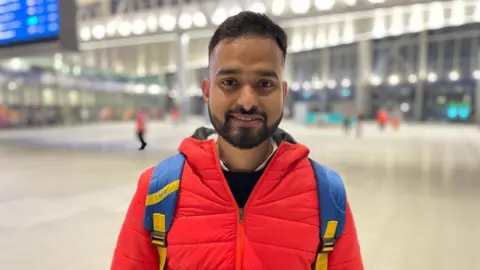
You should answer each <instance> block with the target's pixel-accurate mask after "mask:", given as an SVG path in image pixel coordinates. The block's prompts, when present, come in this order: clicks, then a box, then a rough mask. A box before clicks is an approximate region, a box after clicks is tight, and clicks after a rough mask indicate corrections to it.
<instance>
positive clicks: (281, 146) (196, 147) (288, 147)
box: [179, 127, 310, 179]
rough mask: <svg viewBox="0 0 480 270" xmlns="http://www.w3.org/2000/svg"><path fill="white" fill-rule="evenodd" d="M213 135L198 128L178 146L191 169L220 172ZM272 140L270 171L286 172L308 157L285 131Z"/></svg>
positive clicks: (306, 149) (211, 130) (211, 131)
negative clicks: (274, 151)
mask: <svg viewBox="0 0 480 270" xmlns="http://www.w3.org/2000/svg"><path fill="white" fill-rule="evenodd" d="M214 134H216V132H215V130H213V129H209V128H206V127H200V128H198V129H197V130H196V131H195V132H194V133H193V135H192V136H191V137H188V138H186V139H184V140H183V142H182V143H181V144H180V147H179V151H180V152H181V153H183V154H184V155H185V157H186V159H187V161H188V163H189V165H190V166H191V167H192V168H193V169H195V170H197V171H210V174H215V173H214V171H216V172H221V169H220V161H219V158H218V155H217V147H216V142H215V141H214V140H213V139H209V137H210V136H211V135H214ZM272 138H273V140H274V141H275V142H276V143H277V144H278V149H277V151H276V153H275V154H274V156H273V158H272V161H271V162H270V163H271V166H270V167H274V168H271V169H272V170H279V171H288V167H291V166H292V165H293V164H295V163H296V162H298V161H299V160H301V159H304V158H307V157H308V154H309V152H310V151H309V150H308V148H307V147H306V146H304V145H302V144H300V143H297V142H296V141H295V139H294V138H293V137H292V136H291V135H290V134H288V133H287V132H286V131H284V130H282V129H278V130H277V131H276V132H275V133H274V135H273V136H272ZM209 178H210V179H211V177H209Z"/></svg>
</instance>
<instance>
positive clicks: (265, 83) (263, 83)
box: [259, 81, 274, 88]
mask: <svg viewBox="0 0 480 270" xmlns="http://www.w3.org/2000/svg"><path fill="white" fill-rule="evenodd" d="M259 85H260V86H261V87H263V88H270V87H273V86H274V84H273V83H272V82H271V81H261V82H260V83H259Z"/></svg>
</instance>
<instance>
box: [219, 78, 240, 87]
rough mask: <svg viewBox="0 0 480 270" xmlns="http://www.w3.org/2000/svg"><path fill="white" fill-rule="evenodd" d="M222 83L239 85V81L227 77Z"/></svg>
mask: <svg viewBox="0 0 480 270" xmlns="http://www.w3.org/2000/svg"><path fill="white" fill-rule="evenodd" d="M222 84H223V85H226V86H234V85H237V81H236V80H234V79H226V80H223V81H222Z"/></svg>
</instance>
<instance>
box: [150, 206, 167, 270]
mask: <svg viewBox="0 0 480 270" xmlns="http://www.w3.org/2000/svg"><path fill="white" fill-rule="evenodd" d="M153 230H154V231H155V232H161V233H164V232H165V230H166V225H165V215H163V214H160V213H155V214H153ZM164 241H167V239H164ZM157 248H158V259H159V263H160V267H159V269H160V270H164V269H165V262H166V261H167V248H166V247H157Z"/></svg>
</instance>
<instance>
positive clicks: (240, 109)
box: [225, 106, 267, 120]
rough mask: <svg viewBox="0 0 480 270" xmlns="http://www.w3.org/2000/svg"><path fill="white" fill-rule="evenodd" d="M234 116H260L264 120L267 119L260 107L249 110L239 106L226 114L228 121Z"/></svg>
mask: <svg viewBox="0 0 480 270" xmlns="http://www.w3.org/2000/svg"><path fill="white" fill-rule="evenodd" d="M233 114H244V115H258V116H261V117H262V118H263V119H264V120H266V119H267V114H266V113H265V112H264V111H263V110H261V109H260V108H258V107H252V108H251V109H249V110H247V109H245V108H244V107H243V106H238V107H235V108H232V109H229V110H228V111H227V112H226V113H225V119H228V117H229V116H231V115H233Z"/></svg>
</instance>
